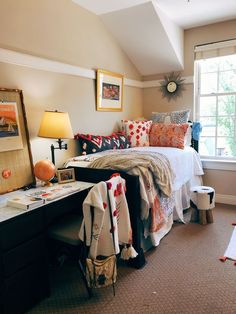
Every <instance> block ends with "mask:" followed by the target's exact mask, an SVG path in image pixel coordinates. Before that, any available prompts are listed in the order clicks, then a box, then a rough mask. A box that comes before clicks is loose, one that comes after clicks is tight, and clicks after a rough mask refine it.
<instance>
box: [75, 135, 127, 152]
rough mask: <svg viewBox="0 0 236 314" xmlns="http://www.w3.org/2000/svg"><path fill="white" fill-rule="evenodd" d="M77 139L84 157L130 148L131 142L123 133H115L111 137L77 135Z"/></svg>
mask: <svg viewBox="0 0 236 314" xmlns="http://www.w3.org/2000/svg"><path fill="white" fill-rule="evenodd" d="M74 138H75V139H77V140H79V145H80V148H81V151H82V155H87V154H93V153H97V152H101V151H103V150H108V149H123V148H129V147H130V142H129V140H128V138H127V136H126V135H125V134H123V133H113V134H112V135H110V136H101V135H92V134H79V133H78V134H76V135H75V137H74Z"/></svg>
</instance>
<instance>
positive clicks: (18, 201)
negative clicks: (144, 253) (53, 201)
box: [7, 195, 45, 210]
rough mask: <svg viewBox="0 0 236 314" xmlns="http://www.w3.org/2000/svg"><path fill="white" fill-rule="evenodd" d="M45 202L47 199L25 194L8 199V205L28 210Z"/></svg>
mask: <svg viewBox="0 0 236 314" xmlns="http://www.w3.org/2000/svg"><path fill="white" fill-rule="evenodd" d="M44 202H45V200H44V199H42V198H37V197H30V196H26V195H23V196H16V197H13V198H12V199H8V201H7V206H10V207H16V208H20V209H25V210H28V209H33V208H36V207H39V206H40V205H42V204H44Z"/></svg>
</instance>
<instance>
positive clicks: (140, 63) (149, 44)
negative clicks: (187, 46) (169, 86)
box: [73, 0, 184, 76]
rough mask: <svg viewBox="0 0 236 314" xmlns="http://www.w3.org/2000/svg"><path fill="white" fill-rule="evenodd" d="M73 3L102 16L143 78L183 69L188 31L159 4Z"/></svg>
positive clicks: (121, 0)
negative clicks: (186, 32)
mask: <svg viewBox="0 0 236 314" xmlns="http://www.w3.org/2000/svg"><path fill="white" fill-rule="evenodd" d="M73 1H74V2H75V3H77V4H79V5H81V6H83V7H85V8H86V9H88V10H91V11H93V12H94V13H95V14H97V15H99V17H100V18H101V20H102V21H103V23H104V24H105V25H106V27H107V28H108V30H109V31H110V32H111V33H112V35H113V36H114V38H116V40H117V41H118V42H119V45H120V46H121V48H122V49H123V51H124V52H125V53H126V54H127V55H128V57H129V59H130V60H131V61H132V63H133V64H134V65H135V66H136V68H137V69H138V71H139V72H140V74H141V75H143V76H147V75H154V74H159V73H166V72H169V71H181V70H183V63H184V61H183V60H184V56H183V41H184V31H183V29H182V28H181V27H179V26H178V25H177V24H175V23H173V22H172V21H171V20H170V19H169V18H168V17H167V16H166V15H165V13H164V12H163V11H161V9H160V8H159V7H158V6H157V4H156V2H155V1H147V0H132V1H131V0H129V1H127V0H119V1H113V0H110V1H107V0H101V1H92V0H86V1H84V0H73Z"/></svg>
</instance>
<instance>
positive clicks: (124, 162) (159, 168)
mask: <svg viewBox="0 0 236 314" xmlns="http://www.w3.org/2000/svg"><path fill="white" fill-rule="evenodd" d="M89 168H102V169H115V170H122V171H126V172H128V173H129V174H137V173H138V172H137V170H140V171H143V169H148V170H149V171H150V172H151V173H152V176H153V181H154V183H155V184H156V187H158V188H159V190H160V191H161V192H162V193H163V194H164V195H165V196H167V197H169V196H171V193H172V182H173V179H174V174H173V172H172V169H171V166H170V162H169V160H168V159H167V158H166V156H164V155H162V154H160V153H155V154H154V153H150V152H140V153H139V152H137V151H132V152H131V153H127V152H122V151H119V153H118V152H117V151H114V152H113V151H112V152H111V153H110V154H109V155H105V156H102V157H100V158H98V159H96V160H94V161H93V162H91V164H90V165H89Z"/></svg>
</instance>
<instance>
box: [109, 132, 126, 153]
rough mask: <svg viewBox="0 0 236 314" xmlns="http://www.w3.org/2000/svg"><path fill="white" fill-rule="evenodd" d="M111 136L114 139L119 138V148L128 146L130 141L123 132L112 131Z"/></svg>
mask: <svg viewBox="0 0 236 314" xmlns="http://www.w3.org/2000/svg"><path fill="white" fill-rule="evenodd" d="M111 137H112V138H113V139H114V140H115V139H116V140H119V143H120V146H119V147H117V148H119V149H124V148H130V141H129V139H128V136H127V135H126V134H125V133H124V132H117V133H112V135H111Z"/></svg>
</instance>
